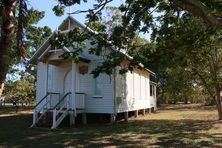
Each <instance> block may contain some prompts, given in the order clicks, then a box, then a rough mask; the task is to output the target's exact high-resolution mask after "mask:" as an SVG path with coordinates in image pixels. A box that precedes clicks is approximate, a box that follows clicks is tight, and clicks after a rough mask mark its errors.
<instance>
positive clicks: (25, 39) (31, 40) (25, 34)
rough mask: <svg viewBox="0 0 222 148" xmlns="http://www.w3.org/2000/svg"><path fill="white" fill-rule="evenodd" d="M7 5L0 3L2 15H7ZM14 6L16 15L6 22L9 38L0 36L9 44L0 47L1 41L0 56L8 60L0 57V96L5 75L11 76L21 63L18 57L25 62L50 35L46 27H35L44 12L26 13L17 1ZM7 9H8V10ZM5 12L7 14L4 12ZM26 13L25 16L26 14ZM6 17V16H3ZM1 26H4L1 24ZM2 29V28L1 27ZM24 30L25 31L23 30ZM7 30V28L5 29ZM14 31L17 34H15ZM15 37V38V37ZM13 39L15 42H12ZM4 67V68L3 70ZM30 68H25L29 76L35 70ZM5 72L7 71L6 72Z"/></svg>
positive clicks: (31, 10)
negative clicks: (9, 27) (6, 58)
mask: <svg viewBox="0 0 222 148" xmlns="http://www.w3.org/2000/svg"><path fill="white" fill-rule="evenodd" d="M8 5H9V3H7V2H6V3H2V7H3V8H4V9H1V10H2V13H9V12H8V10H7V9H6V8H8V7H7V6H8ZM14 5H15V6H18V7H19V8H18V9H13V10H11V12H12V11H16V12H18V15H16V16H13V15H12V16H11V18H10V21H8V22H7V25H8V26H9V24H10V23H11V26H13V27H12V28H11V30H10V31H11V32H10V35H8V36H7V37H9V36H10V37H11V38H9V39H7V37H6V36H1V39H3V38H4V40H6V39H7V40H8V42H10V44H7V45H6V47H7V48H6V47H2V46H3V44H4V46H5V43H6V42H5V41H2V46H0V47H1V48H0V52H3V53H2V54H1V55H0V56H4V55H5V56H4V57H9V58H10V60H9V61H8V60H5V59H4V58H2V57H0V60H2V61H4V62H2V63H0V67H1V66H2V67H1V68H0V73H1V75H0V84H1V89H0V96H1V94H2V91H3V89H4V81H5V77H6V74H7V73H8V74H13V73H14V72H15V71H17V70H16V68H15V65H19V63H21V59H20V58H19V57H22V58H23V59H22V60H26V58H25V57H24V56H25V55H26V57H30V56H31V55H32V54H33V53H34V52H35V51H36V49H37V48H38V47H39V46H40V45H41V44H42V42H43V41H44V39H46V38H47V37H48V36H49V35H50V34H51V29H50V28H49V27H47V26H45V27H36V26H35V24H36V23H38V22H39V20H41V19H42V18H43V17H44V12H39V11H37V10H34V9H33V8H30V10H29V11H28V12H27V8H26V4H25V2H23V1H19V2H17V1H16V3H14ZM8 9H9V8H8ZM5 11H7V12H5ZM26 13H27V14H26ZM5 15H6V14H5ZM0 18H1V19H0V20H5V21H7V20H8V19H9V18H8V17H6V16H5V17H3V16H2V17H0ZM12 23H13V24H12ZM2 24H4V23H3V22H2ZM2 27H4V26H3V25H2ZM24 28H25V29H24ZM5 29H7V27H6V28H5ZM1 30H2V34H4V35H6V33H5V32H8V31H7V30H5V31H3V30H4V29H1ZM14 30H16V31H17V32H15V31H14ZM16 36H17V37H16ZM13 38H14V39H15V40H16V42H15V41H13ZM8 46H10V47H8ZM3 67H4V68H3ZM31 67H32V66H30V65H29V66H27V67H26V70H27V71H29V73H30V74H35V72H34V73H33V71H32V70H35V69H33V68H31ZM31 69H32V70H31ZM6 70H7V71H6Z"/></svg>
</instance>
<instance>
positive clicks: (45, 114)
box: [30, 16, 157, 129]
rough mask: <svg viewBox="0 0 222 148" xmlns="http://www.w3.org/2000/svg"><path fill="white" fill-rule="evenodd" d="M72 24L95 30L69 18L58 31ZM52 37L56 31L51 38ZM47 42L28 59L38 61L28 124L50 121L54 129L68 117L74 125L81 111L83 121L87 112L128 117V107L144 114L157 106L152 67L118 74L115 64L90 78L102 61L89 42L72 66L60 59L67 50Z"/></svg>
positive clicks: (64, 30) (69, 27)
mask: <svg viewBox="0 0 222 148" xmlns="http://www.w3.org/2000/svg"><path fill="white" fill-rule="evenodd" d="M75 27H79V28H80V29H87V31H90V32H93V31H92V30H91V29H89V28H86V26H85V25H83V24H81V23H80V22H78V21H77V20H75V19H74V18H72V17H70V16H69V17H67V18H66V19H65V20H64V21H63V23H62V24H61V25H60V26H59V28H58V30H59V31H60V32H61V33H63V32H67V31H68V30H69V29H72V28H75ZM54 35H55V32H54V33H53V34H52V35H51V36H50V37H49V38H53V37H54ZM49 40H50V39H48V40H46V41H45V43H44V44H43V45H42V46H41V47H40V48H39V49H38V50H37V51H36V53H35V54H34V55H33V57H32V58H31V59H30V63H34V64H36V65H37V92H36V94H37V95H36V106H35V109H34V113H33V125H32V126H35V125H43V124H44V123H48V122H50V126H51V128H52V129H54V128H56V127H57V126H58V125H59V124H60V123H61V122H62V121H63V119H64V118H65V117H66V116H68V115H69V117H70V124H74V123H75V117H77V116H78V115H79V114H82V117H83V118H82V119H83V122H84V123H85V122H86V116H87V114H89V113H95V114H110V119H111V121H112V122H113V121H115V117H116V115H117V114H118V113H124V115H125V119H127V118H128V112H130V111H134V112H135V114H138V111H142V112H143V113H145V111H146V110H151V109H153V110H156V109H157V100H156V83H154V82H151V81H150V77H151V75H153V76H155V73H153V72H152V71H150V70H148V69H145V68H142V70H139V69H134V71H133V72H132V73H131V72H127V73H126V74H125V75H120V74H119V73H118V72H116V71H117V69H118V67H117V68H116V69H113V74H112V75H111V76H109V75H106V74H100V75H99V76H98V77H96V78H93V75H92V74H91V71H92V70H93V69H95V67H96V66H98V65H99V64H100V63H101V62H102V57H99V56H96V55H92V54H89V53H88V49H89V47H90V46H91V44H90V42H89V41H86V48H85V49H84V50H83V52H82V53H81V54H80V62H79V63H78V64H76V63H75V62H74V61H72V60H71V59H70V60H69V59H63V58H60V55H61V54H63V53H64V52H70V50H71V49H68V48H66V47H64V48H63V49H56V50H55V49H52V48H51V46H50V43H49ZM107 50H108V49H107ZM126 63H127V61H125V62H123V63H122V65H124V64H126ZM140 66H141V65H140Z"/></svg>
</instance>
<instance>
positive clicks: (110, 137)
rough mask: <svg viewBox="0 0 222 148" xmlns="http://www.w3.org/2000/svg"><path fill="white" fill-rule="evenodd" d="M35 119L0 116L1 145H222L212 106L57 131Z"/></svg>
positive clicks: (173, 109)
mask: <svg viewBox="0 0 222 148" xmlns="http://www.w3.org/2000/svg"><path fill="white" fill-rule="evenodd" d="M31 122H32V116H31V114H26V115H24V114H22V115H17V116H7V117H6V116H5V117H0V131H1V132H0V147H1V146H3V147H36V146H38V147H192V148H193V147H195V148H202V147H222V145H221V141H222V123H221V122H220V121H217V112H216V109H215V108H212V107H211V108H206V107H203V106H195V105H192V106H189V105H187V106H184V105H183V106H180V105H176V106H164V107H163V110H162V109H161V110H159V111H158V112H157V113H154V114H149V115H146V116H142V115H140V116H139V118H130V120H129V122H128V123H125V122H118V123H116V124H114V125H108V124H101V123H96V124H89V125H87V126H83V125H78V126H75V127H71V128H70V127H60V128H59V129H58V130H54V131H51V130H49V129H46V128H33V129H30V128H28V127H29V126H30V125H31ZM15 137H16V138H15Z"/></svg>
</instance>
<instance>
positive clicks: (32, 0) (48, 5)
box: [28, 0, 122, 30]
mask: <svg viewBox="0 0 222 148" xmlns="http://www.w3.org/2000/svg"><path fill="white" fill-rule="evenodd" d="M93 3H95V1H94V0H88V2H87V3H82V4H81V5H75V6H72V7H70V11H71V12H74V11H76V10H87V9H89V8H92V6H93ZM121 3H122V0H114V1H113V2H112V3H111V4H110V5H112V6H119V5H120V4H121ZM57 4H58V2H57V1H56V0H50V1H47V2H46V0H29V1H28V7H33V8H34V9H37V10H40V11H45V17H44V18H43V19H42V20H41V21H40V22H39V23H38V24H37V25H38V26H45V25H47V26H49V27H50V28H52V30H55V29H56V28H57V27H58V26H59V24H61V23H62V21H63V20H64V19H65V18H66V17H67V16H68V14H67V13H68V12H69V8H66V13H65V15H64V16H61V17H57V16H55V14H54V13H53V11H52V8H53V7H54V6H55V5H57ZM72 16H73V17H74V18H76V19H77V20H78V21H80V22H82V23H84V22H85V14H75V15H72Z"/></svg>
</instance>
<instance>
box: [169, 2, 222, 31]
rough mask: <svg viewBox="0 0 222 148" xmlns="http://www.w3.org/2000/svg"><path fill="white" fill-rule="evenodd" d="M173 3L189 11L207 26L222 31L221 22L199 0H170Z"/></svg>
mask: <svg viewBox="0 0 222 148" xmlns="http://www.w3.org/2000/svg"><path fill="white" fill-rule="evenodd" d="M172 1H173V3H174V4H175V5H176V6H177V7H180V8H181V9H183V10H186V11H189V12H190V13H192V14H193V15H194V16H197V17H200V18H201V19H203V21H204V22H206V23H207V24H208V25H210V26H212V27H216V28H219V29H222V20H221V19H220V17H217V16H215V15H214V14H213V13H212V12H211V11H210V10H209V9H208V8H207V7H206V6H205V5H204V4H203V3H202V2H201V1H199V0H172Z"/></svg>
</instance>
